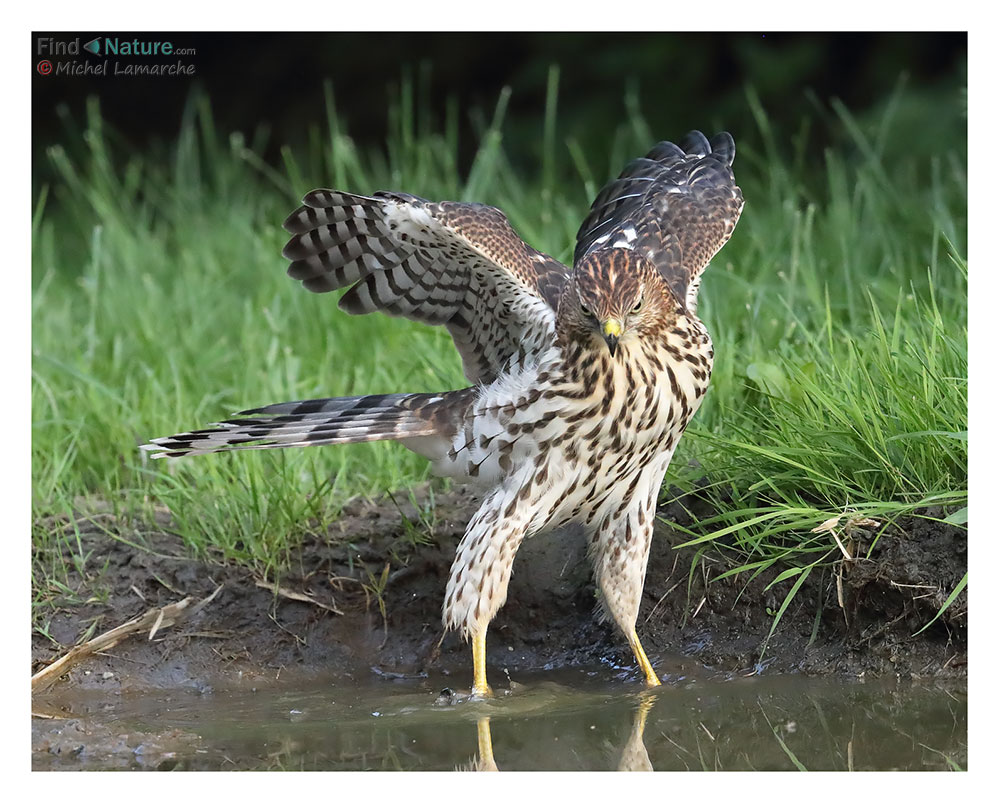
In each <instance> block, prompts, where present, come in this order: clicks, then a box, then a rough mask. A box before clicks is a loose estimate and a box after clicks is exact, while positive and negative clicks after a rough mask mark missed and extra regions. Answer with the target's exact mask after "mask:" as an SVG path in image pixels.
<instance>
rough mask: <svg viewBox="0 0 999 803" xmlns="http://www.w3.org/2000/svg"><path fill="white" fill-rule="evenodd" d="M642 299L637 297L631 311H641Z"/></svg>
mask: <svg viewBox="0 0 999 803" xmlns="http://www.w3.org/2000/svg"><path fill="white" fill-rule="evenodd" d="M642 301H643V299H641V298H640V299H638V303H637V304H635V306H634V307H632V308H631V311H632V312H641V311H642Z"/></svg>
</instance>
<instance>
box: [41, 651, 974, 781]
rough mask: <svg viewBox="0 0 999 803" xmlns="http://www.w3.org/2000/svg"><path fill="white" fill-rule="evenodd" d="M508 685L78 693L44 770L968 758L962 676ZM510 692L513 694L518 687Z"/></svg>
mask: <svg viewBox="0 0 999 803" xmlns="http://www.w3.org/2000/svg"><path fill="white" fill-rule="evenodd" d="M520 680H521V682H520V683H514V684H507V683H501V684H500V686H502V687H503V688H497V696H496V698H495V699H492V700H487V701H470V700H463V699H462V696H461V695H460V694H457V693H455V694H449V693H448V692H445V693H443V694H442V693H441V692H442V690H443V689H444V687H445V686H446V683H447V679H446V678H444V677H438V678H420V679H410V680H387V679H384V678H375V679H372V680H370V681H367V682H364V683H362V684H360V685H358V683H357V682H356V681H355V682H352V683H350V684H347V683H343V684H341V683H330V682H325V683H322V684H321V685H315V686H312V687H309V688H301V689H296V690H293V691H292V690H287V689H283V690H280V691H278V690H271V691H262V690H261V691H256V692H254V691H242V692H209V693H200V694H198V693H193V692H183V691H172V692H170V693H165V692H164V693H158V694H151V695H144V696H131V695H129V696H122V697H119V698H116V699H109V698H107V697H106V696H100V697H96V696H91V697H87V696H80V695H76V696H75V697H74V698H73V699H72V700H67V699H63V700H58V699H53V700H52V701H51V702H50V704H49V705H48V706H47V707H45V706H43V707H36V710H37V711H38V712H39V713H41V714H43V715H46V714H47V715H54V716H55V717H56V718H53V719H36V720H34V722H33V747H34V751H33V755H34V759H33V765H34V768H35V769H39V770H44V769H140V768H144V769H179V770H217V769H223V770H224V769H260V770H264V769H273V770H454V769H489V768H497V769H499V770H501V771H503V770H616V769H632V770H636V769H637V770H650V769H654V770H658V771H666V770H791V771H794V770H798V769H808V770H851V769H852V770H947V769H959V768H960V769H964V768H966V766H967V693H966V688H965V687H964V686H963V685H957V684H947V685H935V684H913V683H895V682H888V681H880V680H879V681H871V682H866V683H864V682H858V681H842V680H830V679H827V678H822V679H819V678H806V677H800V676H774V677H750V678H744V677H734V678H732V677H730V678H721V679H707V680H704V679H693V680H691V679H682V678H681V679H673V680H672V681H671V682H670V683H668V684H667V685H665V686H663V687H662V688H661V689H658V690H655V691H644V690H640V689H639V688H636V686H635V684H634V683H633V682H623V681H621V680H615V679H609V678H608V673H607V670H606V667H602V668H601V669H600V670H599V671H594V672H587V671H582V670H576V671H568V670H564V671H560V672H550V673H546V674H544V675H537V676H529V677H524V678H521V679H520ZM508 685H510V686H511V687H510V688H506V686H508Z"/></svg>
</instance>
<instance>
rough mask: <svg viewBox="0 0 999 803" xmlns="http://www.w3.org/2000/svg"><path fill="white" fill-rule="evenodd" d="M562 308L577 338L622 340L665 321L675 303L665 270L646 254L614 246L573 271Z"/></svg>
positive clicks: (612, 345) (564, 323) (612, 343)
mask: <svg viewBox="0 0 999 803" xmlns="http://www.w3.org/2000/svg"><path fill="white" fill-rule="evenodd" d="M569 276H570V279H569V282H568V283H567V286H566V289H565V291H564V293H563V295H562V299H561V302H560V303H559V308H558V317H559V320H560V323H561V328H562V329H563V330H564V331H565V332H566V333H567V334H568V335H569V336H570V337H572V338H573V339H575V340H582V341H583V342H586V341H590V342H591V343H592V344H593V345H596V346H600V341H601V340H602V341H603V343H605V344H606V348H608V349H610V353H611V356H612V357H613V356H614V354H615V352H616V351H617V347H618V344H619V343H621V342H624V343H627V342H628V341H629V340H632V339H636V338H641V337H643V336H644V335H646V334H648V333H649V332H650V331H652V330H653V329H655V328H657V327H658V326H659V325H660V322H661V321H662V320H663V317H664V316H665V315H666V314H667V311H668V310H669V309H670V307H671V306H672V305H670V304H669V303H668V298H669V297H670V294H669V292H668V290H667V288H666V285H665V283H664V282H663V279H662V277H661V276H660V275H659V272H658V271H657V270H656V269H655V267H654V266H653V265H652V263H651V262H649V261H648V260H647V259H646V258H645V257H643V256H642V255H640V254H638V253H636V252H634V251H631V250H629V249H626V248H608V249H604V250H600V251H595V252H593V253H591V254H589V255H587V256H586V257H585V258H584V259H583V260H582V261H581V262H580V263H579V264H578V265H576V267H575V268H574V269H573V270H572V272H571V273H570V274H569Z"/></svg>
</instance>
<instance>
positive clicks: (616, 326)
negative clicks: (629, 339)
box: [601, 318, 624, 357]
mask: <svg viewBox="0 0 999 803" xmlns="http://www.w3.org/2000/svg"><path fill="white" fill-rule="evenodd" d="M601 331H602V332H603V336H604V340H605V341H606V342H607V348H608V349H610V353H611V357H613V356H614V354H615V352H616V351H617V342H618V340H620V339H621V333H622V332H623V331H624V327H623V326H622V325H621V322H620V321H619V320H617V319H616V318H610V319H609V320H606V321H604V324H603V326H602V327H601Z"/></svg>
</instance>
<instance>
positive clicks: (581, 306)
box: [579, 302, 593, 315]
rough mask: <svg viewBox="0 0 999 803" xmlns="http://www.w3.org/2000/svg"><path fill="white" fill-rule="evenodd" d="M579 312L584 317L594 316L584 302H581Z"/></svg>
mask: <svg viewBox="0 0 999 803" xmlns="http://www.w3.org/2000/svg"><path fill="white" fill-rule="evenodd" d="M579 311H580V312H582V313H583V315H592V314H593V313H592V312H590V308H589V307H587V306H584V305H583V304H582V302H580V305H579Z"/></svg>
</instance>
